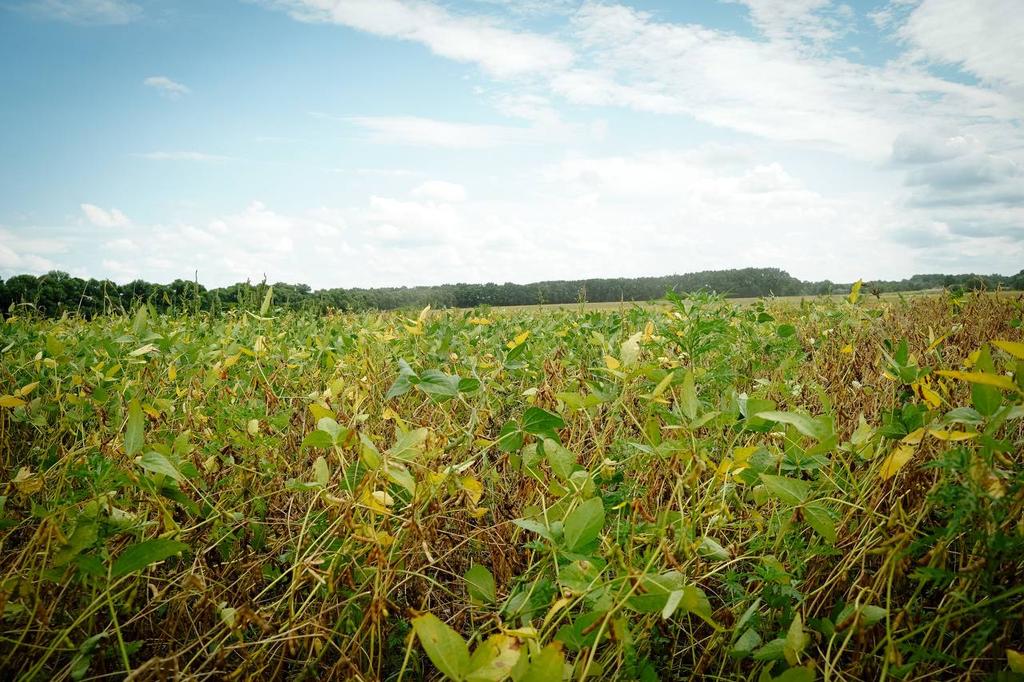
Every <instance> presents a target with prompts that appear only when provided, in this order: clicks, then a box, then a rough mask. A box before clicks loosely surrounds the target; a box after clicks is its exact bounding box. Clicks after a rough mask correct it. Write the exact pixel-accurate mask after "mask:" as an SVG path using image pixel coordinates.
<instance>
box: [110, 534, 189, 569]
mask: <svg viewBox="0 0 1024 682" xmlns="http://www.w3.org/2000/svg"><path fill="white" fill-rule="evenodd" d="M186 549H188V545H186V544H185V543H183V542H178V541H177V540H169V539H166V538H156V539H154V540H146V541H145V542H139V543H136V544H134V545H131V546H129V547H128V548H127V549H125V550H124V551H123V552H121V554H120V555H118V557H117V560H116V561H114V565H113V567H112V568H111V570H110V575H111V577H112V578H120V577H121V576H125V575H128V574H129V573H134V572H135V571H140V570H142V569H143V568H145V567H146V566H149V565H150V564H155V563H156V562H158V561H163V560H164V559H166V558H168V557H171V556H174V555H175V554H177V553H178V552H181V551H184V550H186Z"/></svg>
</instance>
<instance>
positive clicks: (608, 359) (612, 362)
mask: <svg viewBox="0 0 1024 682" xmlns="http://www.w3.org/2000/svg"><path fill="white" fill-rule="evenodd" d="M604 366H605V367H607V368H608V369H618V368H619V367H622V363H621V362H619V361H618V360H616V359H615V358H613V357H612V356H610V355H606V356H604Z"/></svg>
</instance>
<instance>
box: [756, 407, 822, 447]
mask: <svg viewBox="0 0 1024 682" xmlns="http://www.w3.org/2000/svg"><path fill="white" fill-rule="evenodd" d="M756 416H757V417H760V418H761V419H767V420H768V421H773V422H778V423H780V424H790V425H792V426H793V427H794V428H796V430H797V431H799V432H800V433H802V434H803V435H805V436H807V437H808V438H813V439H815V440H819V441H820V440H825V439H826V438H829V437H830V436H831V435H832V422H831V420H830V419H828V418H825V417H808V416H807V415H805V414H797V413H795V412H778V411H775V410H770V411H768V412H758V413H757V415H756Z"/></svg>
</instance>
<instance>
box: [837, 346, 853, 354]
mask: <svg viewBox="0 0 1024 682" xmlns="http://www.w3.org/2000/svg"><path fill="white" fill-rule="evenodd" d="M839 352H840V353H845V354H847V355H850V354H851V353H853V345H852V344H849V343H848V344H846V345H845V346H843V347H842V348H840V349H839Z"/></svg>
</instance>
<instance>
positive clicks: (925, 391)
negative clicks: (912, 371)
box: [911, 380, 942, 408]
mask: <svg viewBox="0 0 1024 682" xmlns="http://www.w3.org/2000/svg"><path fill="white" fill-rule="evenodd" d="M911 388H913V389H914V392H915V393H917V395H918V396H920V397H921V399H922V400H924V401H925V402H926V403H927V404H928V406H929V407H932V408H936V407H939V406H940V405H942V396H940V395H939V394H938V393H936V392H935V391H934V390H933V389H932V387H931V386H929V385H928V382H927V381H924V380H921V381H915V382H914V383H913V384H911Z"/></svg>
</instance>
